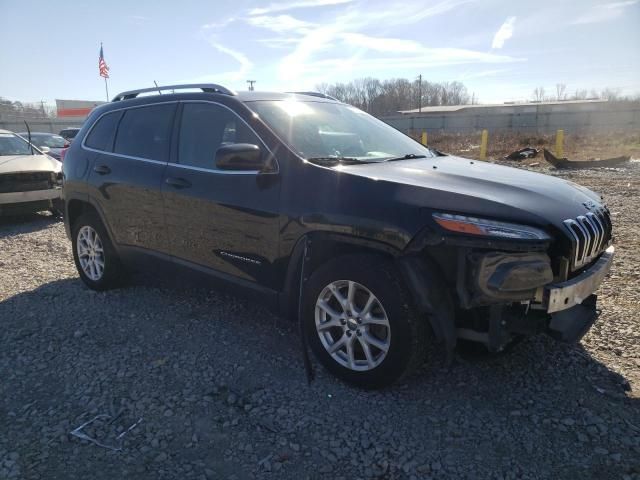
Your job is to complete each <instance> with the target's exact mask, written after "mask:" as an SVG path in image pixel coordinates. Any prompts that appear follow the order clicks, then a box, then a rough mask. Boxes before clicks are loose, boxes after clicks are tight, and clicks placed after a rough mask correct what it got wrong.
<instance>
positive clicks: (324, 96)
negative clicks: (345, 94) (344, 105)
mask: <svg viewBox="0 0 640 480" xmlns="http://www.w3.org/2000/svg"><path fill="white" fill-rule="evenodd" d="M287 93H293V94H295V95H310V96H312V97H320V98H328V99H329V100H335V101H336V102H339V101H340V100H338V99H337V98H335V97H332V96H331V95H327V94H326V93H320V92H287Z"/></svg>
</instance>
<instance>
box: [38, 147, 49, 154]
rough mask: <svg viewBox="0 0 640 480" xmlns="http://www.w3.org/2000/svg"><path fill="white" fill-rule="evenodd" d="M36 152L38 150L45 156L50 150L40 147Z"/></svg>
mask: <svg viewBox="0 0 640 480" xmlns="http://www.w3.org/2000/svg"><path fill="white" fill-rule="evenodd" d="M38 150H40V151H41V152H42V153H44V154H45V155H46V154H47V153H49V152H50V151H51V149H50V148H49V147H40V148H38Z"/></svg>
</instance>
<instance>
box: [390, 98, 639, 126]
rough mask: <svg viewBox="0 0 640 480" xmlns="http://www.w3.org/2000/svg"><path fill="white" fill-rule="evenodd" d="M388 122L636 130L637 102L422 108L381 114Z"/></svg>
mask: <svg viewBox="0 0 640 480" xmlns="http://www.w3.org/2000/svg"><path fill="white" fill-rule="evenodd" d="M382 120H384V121H385V122H386V123H388V124H389V125H391V126H393V127H395V128H397V129H398V130H401V131H403V132H405V133H409V132H419V131H423V130H424V131H427V132H434V133H435V132H449V133H471V132H475V131H478V130H483V129H487V130H489V131H494V132H495V131H505V132H508V131H513V132H528V133H541V134H543V133H553V132H555V131H556V130H558V129H563V130H565V132H582V131H598V132H603V131H620V130H630V131H633V130H636V131H639V132H640V105H639V104H637V103H628V102H621V103H613V104H609V103H599V104H591V105H589V104H587V105H584V104H568V105H533V106H532V105H526V106H520V105H505V106H504V107H482V106H474V107H467V108H462V109H460V110H457V111H446V112H445V111H443V112H423V113H415V114H414V113H411V114H404V115H400V114H398V115H392V116H387V117H382Z"/></svg>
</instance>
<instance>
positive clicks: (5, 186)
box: [0, 172, 53, 193]
mask: <svg viewBox="0 0 640 480" xmlns="http://www.w3.org/2000/svg"><path fill="white" fill-rule="evenodd" d="M52 175H53V174H52V173H51V172H22V173H5V174H3V175H0V193H11V192H32V191H34V190H47V189H49V188H51V183H52V180H53V177H52Z"/></svg>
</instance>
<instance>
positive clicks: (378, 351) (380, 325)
mask: <svg viewBox="0 0 640 480" xmlns="http://www.w3.org/2000/svg"><path fill="white" fill-rule="evenodd" d="M315 325H316V331H317V333H318V336H319V337H320V342H321V343H322V346H323V347H324V348H325V350H326V351H327V353H328V354H329V355H330V356H331V358H333V359H334V360H335V361H336V362H338V363H339V364H340V365H342V366H343V367H346V368H349V369H351V370H355V371H367V370H372V369H374V368H376V367H377V366H378V365H380V363H382V361H383V360H384V359H385V357H386V356H387V352H388V351H389V347H390V344H391V328H390V326H389V318H388V317H387V313H386V312H385V310H384V307H383V306H382V303H381V302H380V300H378V298H377V297H376V296H375V295H374V294H373V293H372V292H371V291H370V290H369V289H368V288H367V287H365V286H364V285H361V284H360V283H357V282H354V281H351V280H337V281H334V282H331V283H330V284H329V285H327V286H326V287H325V288H324V289H323V290H322V292H321V293H320V295H319V296H318V299H317V301H316V307H315Z"/></svg>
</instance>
